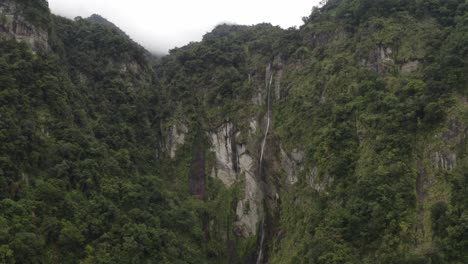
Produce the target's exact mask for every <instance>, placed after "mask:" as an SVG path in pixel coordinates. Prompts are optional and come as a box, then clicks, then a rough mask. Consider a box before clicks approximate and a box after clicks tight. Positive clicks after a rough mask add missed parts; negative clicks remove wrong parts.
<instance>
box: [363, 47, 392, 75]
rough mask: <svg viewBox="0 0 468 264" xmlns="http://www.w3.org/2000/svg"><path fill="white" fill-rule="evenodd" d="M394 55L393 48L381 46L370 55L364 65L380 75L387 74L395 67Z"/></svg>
mask: <svg viewBox="0 0 468 264" xmlns="http://www.w3.org/2000/svg"><path fill="white" fill-rule="evenodd" d="M392 54H393V50H392V49H391V48H389V47H384V46H379V47H377V48H376V49H374V50H372V51H371V52H370V53H369V56H368V58H367V60H364V64H365V65H366V66H367V67H369V68H370V69H372V70H374V71H376V72H378V73H385V72H386V71H387V69H388V68H389V67H391V66H393V65H394V61H393V59H392V57H391V56H392Z"/></svg>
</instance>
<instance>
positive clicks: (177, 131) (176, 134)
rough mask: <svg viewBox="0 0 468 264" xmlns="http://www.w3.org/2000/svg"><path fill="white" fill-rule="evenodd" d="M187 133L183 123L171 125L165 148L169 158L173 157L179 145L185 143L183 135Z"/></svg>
mask: <svg viewBox="0 0 468 264" xmlns="http://www.w3.org/2000/svg"><path fill="white" fill-rule="evenodd" d="M187 133H188V128H187V126H185V125H184V124H178V125H173V126H172V127H171V128H170V130H169V133H168V136H167V138H166V150H167V153H168V154H169V157H171V159H173V158H175V156H176V151H177V149H178V148H179V146H181V145H183V144H184V143H185V135H186V134H187Z"/></svg>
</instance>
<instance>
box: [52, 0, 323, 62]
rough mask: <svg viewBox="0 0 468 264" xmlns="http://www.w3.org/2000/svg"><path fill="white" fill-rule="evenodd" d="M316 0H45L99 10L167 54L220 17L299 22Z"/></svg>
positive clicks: (69, 12) (74, 10)
mask: <svg viewBox="0 0 468 264" xmlns="http://www.w3.org/2000/svg"><path fill="white" fill-rule="evenodd" d="M319 2H320V0H296V1H284V0H281V1H280V0H250V1H249V0H237V1H227V0H199V1H193V0H167V1H159V0H154V1H151V0H133V1H128V0H126V1H125V0H49V6H50V9H51V11H52V12H53V13H54V14H57V15H61V16H65V17H68V18H75V17H77V16H81V17H83V18H84V17H88V16H90V15H92V14H99V15H101V16H103V17H104V18H106V19H107V20H109V21H110V22H112V23H114V24H115V25H117V26H118V27H119V28H121V29H122V30H123V31H125V32H126V33H127V34H128V35H129V36H130V37H131V38H132V39H133V40H134V41H136V42H138V43H139V44H141V45H142V46H144V47H145V48H146V49H148V50H149V51H151V52H153V53H159V54H166V53H168V51H169V50H170V49H173V48H175V47H181V46H184V45H186V44H188V43H189V42H191V41H200V40H201V39H202V36H203V35H204V34H205V33H207V32H209V31H211V30H212V29H213V28H214V27H215V26H216V25H218V24H220V23H222V22H223V23H232V24H241V25H253V24H258V23H263V22H266V23H271V24H273V25H278V26H281V27H282V28H289V27H294V26H300V25H301V24H302V17H304V16H308V15H309V14H310V12H311V10H312V7H313V6H315V5H318V3H319Z"/></svg>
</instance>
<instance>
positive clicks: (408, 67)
mask: <svg viewBox="0 0 468 264" xmlns="http://www.w3.org/2000/svg"><path fill="white" fill-rule="evenodd" d="M418 66H419V61H417V60H414V61H408V62H407V63H405V64H403V65H401V69H400V71H401V73H403V74H409V73H412V72H414V71H416V70H417V69H418Z"/></svg>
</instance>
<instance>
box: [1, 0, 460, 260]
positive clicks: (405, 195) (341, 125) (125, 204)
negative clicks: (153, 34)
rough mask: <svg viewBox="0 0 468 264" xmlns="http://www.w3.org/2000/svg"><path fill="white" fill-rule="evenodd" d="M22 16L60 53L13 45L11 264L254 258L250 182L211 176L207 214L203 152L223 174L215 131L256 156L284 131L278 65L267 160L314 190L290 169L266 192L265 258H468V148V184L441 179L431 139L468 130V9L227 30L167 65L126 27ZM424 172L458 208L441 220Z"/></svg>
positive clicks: (361, 1)
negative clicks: (292, 160) (281, 154)
mask: <svg viewBox="0 0 468 264" xmlns="http://www.w3.org/2000/svg"><path fill="white" fill-rule="evenodd" d="M18 2H19V3H21V4H22V5H23V7H24V14H25V15H26V16H27V19H28V20H30V21H31V22H32V23H34V24H37V25H40V26H42V27H44V28H47V29H49V33H50V46H51V47H52V50H51V51H49V52H45V53H44V54H36V53H33V52H32V51H31V50H30V49H29V48H28V46H27V45H25V44H21V43H17V42H15V41H2V42H1V43H0V142H1V143H2V144H0V212H1V214H0V262H1V263H247V262H250V261H253V260H254V259H255V256H256V254H257V252H256V251H257V250H258V243H259V236H258V234H255V235H253V236H251V237H248V238H243V237H240V236H239V235H238V234H237V233H236V232H235V228H236V226H235V223H236V221H237V220H238V219H237V215H236V209H237V203H238V201H239V200H241V199H244V198H245V197H244V196H245V190H244V184H245V183H244V182H243V181H242V180H240V181H239V182H237V183H236V184H234V185H233V186H231V187H230V188H226V187H225V186H224V185H223V184H222V183H221V182H220V181H219V180H218V179H214V178H211V177H206V178H205V181H206V184H205V186H203V187H204V191H205V192H206V193H205V194H204V195H203V199H197V198H195V197H193V195H192V194H191V193H190V186H189V183H190V180H189V177H190V168H191V166H192V161H193V159H194V152H195V151H197V153H203V155H202V156H203V157H206V158H203V159H202V161H201V162H203V163H204V168H203V169H204V170H205V171H206V172H211V169H212V165H213V163H214V162H215V161H214V157H213V153H211V151H210V142H209V138H208V137H207V134H208V133H210V132H213V131H214V130H216V129H218V128H219V127H220V125H222V124H225V123H226V122H232V123H233V124H235V126H236V127H237V128H238V129H239V131H238V132H240V133H239V134H240V136H239V137H238V140H239V141H242V142H237V143H239V144H246V145H247V147H246V149H247V151H249V152H251V154H252V156H253V157H255V155H256V153H257V152H256V150H255V149H253V148H254V146H256V145H257V143H256V142H257V141H259V140H258V138H257V137H258V135H259V134H261V132H262V131H261V130H262V129H263V128H261V125H262V122H259V124H260V128H258V131H257V132H256V133H254V134H250V133H245V131H246V127H248V126H249V121H250V120H251V119H252V118H254V119H256V120H257V121H259V120H261V119H262V118H261V117H262V116H264V113H265V108H264V103H265V98H266V97H265V88H264V87H265V81H266V80H265V79H266V78H265V75H266V74H265V72H266V71H267V70H266V68H267V66H270V67H269V70H270V71H273V72H275V74H276V75H275V78H277V76H278V75H279V72H282V73H283V75H282V77H281V82H278V83H279V84H278V89H279V96H278V97H276V96H274V100H272V113H273V114H272V116H273V120H272V124H273V125H272V127H273V128H272V130H271V131H270V136H269V140H268V144H269V146H267V149H270V148H271V149H272V150H274V149H279V147H278V146H276V144H278V145H281V147H284V148H285V149H293V148H300V149H302V150H304V152H305V157H306V158H305V160H304V162H303V164H300V166H301V167H303V170H302V171H301V172H300V173H299V174H298V176H299V179H298V183H297V184H296V185H294V186H289V185H287V184H283V182H282V179H280V177H277V174H280V172H273V173H271V175H268V177H269V179H268V184H273V185H275V186H265V187H262V189H263V188H264V189H266V190H268V193H267V192H266V191H265V196H266V197H267V198H265V199H266V200H265V201H266V202H265V204H267V208H268V209H271V210H272V212H269V214H267V215H268V216H267V219H266V220H267V222H268V223H269V225H268V228H270V230H267V231H268V232H269V234H268V237H269V239H270V241H267V246H265V252H264V253H265V256H266V258H265V259H267V260H268V261H270V262H271V263H465V262H467V261H468V259H467V255H466V252H468V250H467V248H468V245H467V239H466V238H467V230H468V229H467V226H468V215H467V211H466V210H467V208H466V207H467V204H468V201H467V196H466V193H467V192H468V190H467V188H466V186H468V185H467V181H468V180H467V179H468V175H467V173H466V172H467V171H468V168H467V167H466V166H467V164H468V161H467V158H466V157H467V156H466V155H467V153H466V150H467V148H466V142H465V141H463V142H461V143H460V142H457V143H455V144H458V143H459V145H458V146H454V147H452V148H450V149H449V150H450V151H453V152H454V153H456V154H457V155H458V156H457V166H456V167H455V169H453V170H450V171H449V170H447V171H444V170H442V169H435V168H434V167H435V166H432V167H430V166H428V167H427V168H426V167H425V163H431V161H428V160H425V155H426V156H427V155H428V154H427V153H425V152H430V151H432V149H430V147H432V145H431V142H430V141H427V140H434V139H433V138H437V137H439V138H442V139H438V140H443V139H445V138H447V137H449V138H450V137H451V136H450V133H448V132H446V133H445V134H442V136H438V135H439V133H440V131H441V130H442V129H443V128H446V127H447V126H454V125H453V124H459V123H461V124H462V125H458V127H459V128H460V127H461V128H464V129H465V128H466V122H467V118H466V96H467V91H466V87H467V82H468V81H467V79H466V78H467V75H466V72H468V68H467V63H468V60H467V59H466V58H467V47H468V43H467V40H468V38H467V35H466V34H467V26H466V25H467V23H466V21H467V16H466V10H467V5H466V3H465V2H464V1H459V0H450V1H438V0H431V1H419V0H418V1H403V0H392V1H388V0H387V1H383V0H379V1H375V0H374V1H371V0H341V1H339V0H336V1H331V0H330V1H327V3H326V4H325V5H324V6H323V8H315V9H314V10H313V12H312V14H311V15H310V16H309V17H308V18H305V19H304V21H305V24H304V25H303V26H302V27H301V28H300V29H294V28H291V29H288V30H282V29H280V28H279V27H274V26H271V25H269V24H260V25H256V26H237V25H219V26H217V27H216V28H215V29H214V30H213V31H212V32H210V33H208V34H206V35H205V36H204V38H203V41H201V42H199V43H191V44H189V45H188V46H186V47H183V48H178V49H174V50H172V51H171V53H170V55H168V56H166V57H165V58H163V59H162V60H161V61H160V62H158V64H157V65H155V66H154V68H153V66H152V65H151V64H152V63H151V62H150V61H148V57H147V54H146V52H145V51H144V50H143V49H142V48H141V47H139V46H138V45H136V44H135V43H134V42H133V41H131V40H130V39H129V38H128V37H127V36H126V35H125V34H122V32H120V31H119V30H118V29H116V28H115V27H112V25H108V24H106V23H98V24H96V23H92V22H90V21H89V20H83V19H81V18H77V19H75V20H74V21H71V20H68V19H65V18H61V17H56V16H52V17H51V15H50V13H49V11H48V7H47V4H46V3H45V2H44V1H29V0H21V1H18ZM408 25H411V26H408ZM275 81H276V80H275ZM275 88H276V87H275ZM275 95H276V94H275ZM460 109H461V110H460ZM463 109H464V110H463ZM456 111H458V112H456ZM454 112H456V113H455V114H454ZM454 120H455V121H454ZM180 123H182V124H184V125H186V126H187V128H188V131H189V132H188V133H187V134H186V135H185V140H184V141H185V143H184V145H181V146H178V149H177V152H176V153H177V155H176V157H175V158H173V159H170V158H169V157H167V156H168V155H167V153H166V152H167V151H166V149H167V148H168V146H167V142H166V141H167V135H166V133H167V132H166V131H167V130H168V129H170V128H172V125H174V124H180ZM461 128H460V129H459V130H457V131H458V132H457V133H459V134H460V133H466V131H463V132H460V131H461V130H463V129H461ZM465 130H466V129H465ZM435 135H437V137H436V136H435ZM458 136H459V137H460V138H461V136H460V135H458ZM428 145H429V146H428ZM449 147H450V146H449ZM449 147H447V148H449ZM267 152H273V151H270V150H268V151H267ZM277 154H278V153H267V155H268V156H271V158H270V157H269V159H271V160H268V162H267V163H268V165H266V166H271V168H270V167H268V168H267V171H269V172H270V170H273V169H276V168H277V167H279V166H280V165H279V164H280V163H281V162H277V160H276V159H277V158H278V157H276V156H278V155H277ZM426 159H427V158H426ZM421 164H422V165H421ZM202 167H203V166H202ZM261 169H265V168H261ZM206 174H208V173H206ZM423 174H424V175H425V174H427V175H428V176H427V175H426V176H427V177H439V178H441V179H442V180H443V181H444V182H445V181H449V182H450V193H446V194H444V195H441V196H443V197H442V198H440V197H437V198H438V199H436V201H432V202H431V203H427V204H424V203H425V200H424V199H425V197H421V196H424V195H421V193H420V190H418V188H417V187H418V184H420V183H418V181H420V177H421V176H422V175H423ZM418 179H419V180H418ZM415 189H416V190H415ZM270 191H271V193H270ZM274 192H277V193H274ZM424 194H425V193H424ZM273 196H276V197H280V198H275V199H276V200H275V202H274V204H275V205H277V206H278V207H277V208H276V207H274V206H271V205H270V203H272V200H273V198H272V197H273ZM257 206H258V205H257ZM268 206H269V207H268ZM251 208H253V205H252V204H248V203H246V205H245V208H244V210H245V211H244V213H248V212H249V211H250V210H251ZM421 208H423V209H421ZM425 208H427V209H425ZM424 213H427V216H424V215H421V214H424ZM268 217H270V218H273V217H274V219H268ZM426 218H427V219H428V220H427V221H428V222H429V225H428V226H427V228H425V227H423V228H421V227H420V225H424V224H426V223H425V222H424V220H422V219H426ZM270 222H271V223H270ZM422 229H423V230H429V232H430V233H431V235H427V237H422V236H423V235H421V233H422V231H421V230H422ZM274 233H278V235H277V236H275V235H273V234H274Z"/></svg>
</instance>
